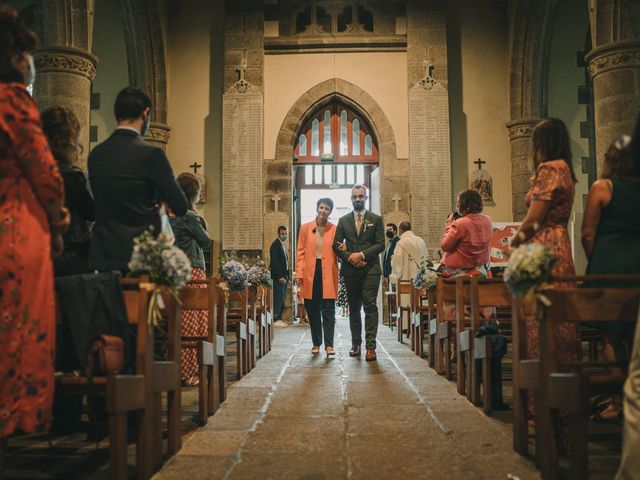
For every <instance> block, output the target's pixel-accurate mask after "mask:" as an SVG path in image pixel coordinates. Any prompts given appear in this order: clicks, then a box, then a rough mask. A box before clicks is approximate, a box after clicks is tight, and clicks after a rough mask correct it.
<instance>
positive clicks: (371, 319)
mask: <svg viewBox="0 0 640 480" xmlns="http://www.w3.org/2000/svg"><path fill="white" fill-rule="evenodd" d="M344 284H345V286H346V287H347V298H348V299H349V326H350V327H351V344H352V345H361V344H362V317H361V315H360V309H361V308H362V307H364V331H365V346H366V348H373V349H375V348H376V337H377V335H378V305H377V301H378V289H379V288H380V275H368V274H367V273H366V272H359V271H356V272H355V273H354V274H353V275H352V276H349V277H344Z"/></svg>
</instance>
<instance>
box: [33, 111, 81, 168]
mask: <svg viewBox="0 0 640 480" xmlns="http://www.w3.org/2000/svg"><path fill="white" fill-rule="evenodd" d="M42 130H43V131H44V134H45V135H46V137H47V140H48V141H49V147H51V152H52V153H53V156H54V158H55V159H56V161H57V162H58V164H59V165H60V166H67V167H70V166H71V165H73V164H74V163H75V160H76V158H77V157H78V136H79V135H80V121H79V120H78V117H76V114H75V113H73V111H72V110H71V109H70V108H67V107H60V106H56V107H50V108H47V109H46V110H45V111H43V112H42Z"/></svg>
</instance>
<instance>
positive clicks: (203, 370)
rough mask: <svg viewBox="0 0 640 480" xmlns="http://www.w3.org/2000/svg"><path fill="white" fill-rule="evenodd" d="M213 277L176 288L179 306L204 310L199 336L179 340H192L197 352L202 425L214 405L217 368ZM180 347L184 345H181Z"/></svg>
mask: <svg viewBox="0 0 640 480" xmlns="http://www.w3.org/2000/svg"><path fill="white" fill-rule="evenodd" d="M218 294H219V293H218V288H217V281H216V279H215V278H214V277H211V278H209V279H208V280H192V281H191V282H189V284H188V286H187V287H184V288H183V289H182V290H181V291H180V302H181V303H182V309H183V310H200V311H206V312H207V333H206V335H203V336H182V337H181V340H182V342H183V343H186V342H190V343H193V344H195V348H196V349H197V352H198V376H199V380H200V382H199V384H198V404H199V408H198V414H199V415H198V416H199V419H200V424H202V425H206V423H207V420H208V419H209V416H211V415H213V414H214V413H215V411H216V410H217V408H218V404H219V396H218V392H217V389H218V384H219V379H218V369H217V366H218V365H217V363H218V359H217V354H216V349H217V339H216V336H217V333H216V332H217V313H218V311H217V303H218V299H217V295H218ZM183 348H184V345H183Z"/></svg>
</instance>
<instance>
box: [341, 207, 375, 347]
mask: <svg viewBox="0 0 640 480" xmlns="http://www.w3.org/2000/svg"><path fill="white" fill-rule="evenodd" d="M344 240H346V243H347V250H346V251H344V252H341V251H340V250H339V249H338V244H339V243H342V242H343V241H344ZM335 242H336V243H335V244H334V247H333V248H334V250H335V251H336V254H337V255H338V257H340V259H341V260H342V267H341V269H340V274H341V275H342V276H343V277H344V282H345V286H346V288H347V298H348V300H349V325H350V327H351V342H352V344H353V345H360V344H361V343H362V317H361V316H360V309H361V307H363V306H364V325H365V334H366V348H373V349H375V348H376V335H377V333H378V306H377V304H376V301H377V299H378V288H379V287H380V275H381V273H382V270H381V268H380V254H381V253H382V252H383V251H384V225H383V223H382V218H381V217H380V216H379V215H376V214H375V213H371V212H369V211H367V212H365V214H364V218H363V220H362V226H361V228H360V234H359V235H358V233H357V232H356V222H355V218H354V216H353V212H352V213H349V214H348V215H345V216H343V217H342V218H341V219H340V220H339V221H338V227H337V228H336V236H335ZM355 252H362V253H363V254H364V261H365V262H366V266H365V267H363V268H356V267H354V266H353V265H351V264H350V263H349V256H350V255H351V254H352V253H355Z"/></svg>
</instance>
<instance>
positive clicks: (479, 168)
mask: <svg viewBox="0 0 640 480" xmlns="http://www.w3.org/2000/svg"><path fill="white" fill-rule="evenodd" d="M473 163H475V164H476V165H478V170H482V165H484V164H485V163H487V162H485V161H484V160H482V159H481V158H479V159H478V160H476V161H475V162H473Z"/></svg>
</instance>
